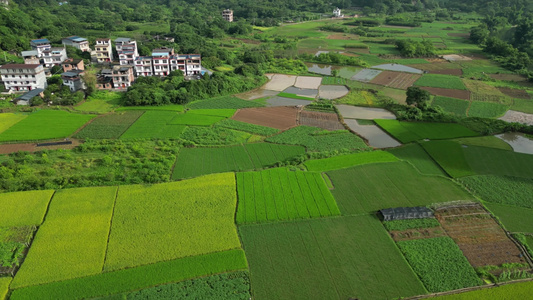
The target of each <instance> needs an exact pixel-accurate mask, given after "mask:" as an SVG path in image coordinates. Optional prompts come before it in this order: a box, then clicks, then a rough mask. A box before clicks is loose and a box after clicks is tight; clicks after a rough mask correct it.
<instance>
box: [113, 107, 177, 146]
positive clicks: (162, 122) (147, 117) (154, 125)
mask: <svg viewBox="0 0 533 300" xmlns="http://www.w3.org/2000/svg"><path fill="white" fill-rule="evenodd" d="M176 115H177V114H176V112H173V111H158V110H154V111H147V112H145V113H144V114H143V115H142V116H140V117H139V119H137V121H136V122H135V123H133V124H132V125H131V126H130V128H128V130H126V132H124V134H122V136H120V138H121V139H135V138H153V137H156V136H157V135H158V134H159V132H161V131H162V129H163V128H164V127H165V126H166V125H167V124H168V123H169V122H170V121H171V120H172V119H173V118H174V117H175V116H176Z"/></svg>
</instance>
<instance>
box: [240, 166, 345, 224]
mask: <svg viewBox="0 0 533 300" xmlns="http://www.w3.org/2000/svg"><path fill="white" fill-rule="evenodd" d="M236 176H237V194H238V196H239V205H238V206H237V216H236V222H237V224H245V223H261V222H275V221H280V220H294V219H305V218H316V217H324V216H335V215H339V214H340V212H339V208H338V207H337V204H336V203H335V199H333V196H332V195H331V193H330V192H329V190H328V188H327V186H326V183H325V182H324V180H323V179H322V176H321V175H320V173H314V172H312V173H311V172H300V171H296V172H294V171H289V170H288V169H286V168H278V169H271V170H265V171H261V172H246V173H237V174H236Z"/></svg>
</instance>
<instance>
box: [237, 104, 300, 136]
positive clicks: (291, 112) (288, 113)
mask: <svg viewBox="0 0 533 300" xmlns="http://www.w3.org/2000/svg"><path fill="white" fill-rule="evenodd" d="M298 112H299V109H298V108H296V107H286V106H280V107H261V108H246V109H240V110H238V111H237V112H236V113H235V115H234V116H233V117H232V119H233V120H236V121H241V122H246V123H251V124H256V125H261V126H267V127H273V128H277V129H281V130H286V129H288V128H290V127H294V126H296V125H297V124H296V119H297V117H298Z"/></svg>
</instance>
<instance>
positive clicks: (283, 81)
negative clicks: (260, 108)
mask: <svg viewBox="0 0 533 300" xmlns="http://www.w3.org/2000/svg"><path fill="white" fill-rule="evenodd" d="M267 76H268V74H267ZM269 78H270V81H269V82H267V83H266V84H265V85H264V86H263V88H264V89H265V90H271V91H278V92H281V91H283V90H284V89H286V88H288V87H290V86H293V85H294V83H295V82H296V78H297V76H293V75H283V74H271V75H270V76H269Z"/></svg>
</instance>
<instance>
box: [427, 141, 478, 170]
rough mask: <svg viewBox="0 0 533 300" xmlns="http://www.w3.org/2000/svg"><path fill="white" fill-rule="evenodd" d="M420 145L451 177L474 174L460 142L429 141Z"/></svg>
mask: <svg viewBox="0 0 533 300" xmlns="http://www.w3.org/2000/svg"><path fill="white" fill-rule="evenodd" d="M421 145H422V147H423V148H424V149H425V150H426V152H427V153H428V154H429V155H430V156H431V157H432V158H433V159H434V160H435V161H436V162H437V163H438V164H439V165H440V167H441V168H442V169H444V171H446V173H448V175H450V176H451V177H453V178H457V177H463V176H470V175H475V172H474V171H473V170H472V168H471V167H470V165H469V164H468V162H467V160H466V157H465V154H464V152H463V148H462V146H461V144H459V143H457V142H453V141H430V142H425V143H422V144H421Z"/></svg>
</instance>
